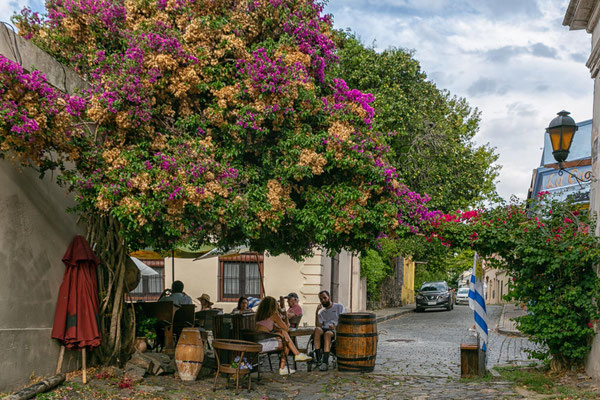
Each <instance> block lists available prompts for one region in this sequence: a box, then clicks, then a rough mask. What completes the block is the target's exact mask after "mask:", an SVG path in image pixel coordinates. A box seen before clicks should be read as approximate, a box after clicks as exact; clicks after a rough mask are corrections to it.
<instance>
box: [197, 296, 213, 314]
mask: <svg viewBox="0 0 600 400" xmlns="http://www.w3.org/2000/svg"><path fill="white" fill-rule="evenodd" d="M198 300H200V305H201V306H202V308H201V310H202V311H205V310H212V305H213V304H214V303H213V302H212V301H210V296H209V295H207V294H206V293H202V296H200V297H198Z"/></svg>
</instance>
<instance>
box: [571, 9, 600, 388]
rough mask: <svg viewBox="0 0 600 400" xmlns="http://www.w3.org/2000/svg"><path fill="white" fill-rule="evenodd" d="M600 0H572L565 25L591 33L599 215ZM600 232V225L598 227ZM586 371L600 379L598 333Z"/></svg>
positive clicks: (593, 198) (593, 204)
mask: <svg viewBox="0 0 600 400" xmlns="http://www.w3.org/2000/svg"><path fill="white" fill-rule="evenodd" d="M599 20H600V0H570V2H569V5H568V7H567V10H566V12H565V18H564V20H563V25H565V26H568V27H569V29H571V30H576V29H585V30H586V31H587V32H588V33H591V34H592V37H591V47H590V56H589V58H588V60H587V62H586V66H587V67H588V68H589V69H590V72H591V77H592V79H593V80H594V104H593V115H592V143H590V145H591V148H592V176H594V177H595V178H596V180H595V181H592V183H591V185H590V210H592V211H593V212H594V213H596V214H597V215H598V214H600V181H598V180H597V178H598V177H599V176H600V165H599V163H598V153H599V150H600V147H599V146H600V143H599V142H600V139H599V138H598V136H599V135H598V132H599V131H600V73H599V72H600V24H599V23H598V22H599ZM596 234H597V235H598V234H600V226H597V227H596ZM585 369H586V372H587V373H588V374H589V375H590V376H592V377H593V378H596V379H600V336H599V335H598V334H596V336H595V337H594V340H593V342H592V350H591V351H590V353H589V354H588V357H587V359H586V363H585Z"/></svg>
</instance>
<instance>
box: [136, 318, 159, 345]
mask: <svg viewBox="0 0 600 400" xmlns="http://www.w3.org/2000/svg"><path fill="white" fill-rule="evenodd" d="M157 323H158V320H157V319H156V318H154V317H146V316H145V315H144V314H143V313H141V312H136V315H135V336H136V337H145V338H146V339H150V340H154V339H156V329H155V328H156V324H157Z"/></svg>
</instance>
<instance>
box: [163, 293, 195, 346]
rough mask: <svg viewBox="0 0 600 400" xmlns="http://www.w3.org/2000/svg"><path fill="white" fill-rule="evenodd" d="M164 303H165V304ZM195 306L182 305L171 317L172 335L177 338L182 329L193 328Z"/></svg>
mask: <svg viewBox="0 0 600 400" xmlns="http://www.w3.org/2000/svg"><path fill="white" fill-rule="evenodd" d="M165 303H166V302H165ZM195 308H196V306H195V305H193V304H182V305H180V306H179V308H178V309H177V311H175V314H174V315H173V334H174V335H175V337H176V338H179V335H180V334H181V331H182V330H183V328H189V327H192V326H194V319H195V315H194V311H195Z"/></svg>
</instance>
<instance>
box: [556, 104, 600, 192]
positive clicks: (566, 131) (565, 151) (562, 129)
mask: <svg viewBox="0 0 600 400" xmlns="http://www.w3.org/2000/svg"><path fill="white" fill-rule="evenodd" d="M569 114H570V113H569V112H568V111H564V110H563V111H561V112H559V113H558V116H557V117H555V118H554V119H553V120H552V121H550V125H548V127H547V128H546V132H548V135H550V142H551V143H552V155H553V156H554V159H555V160H556V162H557V163H558V168H559V171H558V175H562V174H563V173H564V172H566V173H567V174H569V175H571V176H572V177H573V178H575V179H576V180H577V183H579V185H580V186H581V182H591V181H592V172H591V171H588V172H586V173H585V175H584V177H585V178H584V179H581V178H579V177H578V176H577V175H575V174H573V173H572V172H570V171H568V170H566V169H565V166H564V162H565V160H566V159H567V157H568V156H569V151H570V150H571V144H572V143H573V136H575V132H577V129H578V127H577V124H576V123H575V121H574V120H573V118H571V117H569Z"/></svg>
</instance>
